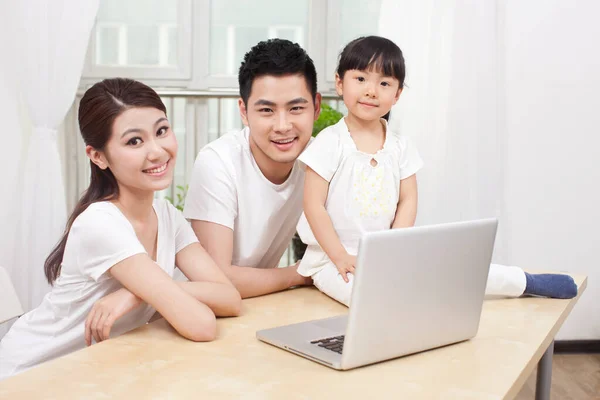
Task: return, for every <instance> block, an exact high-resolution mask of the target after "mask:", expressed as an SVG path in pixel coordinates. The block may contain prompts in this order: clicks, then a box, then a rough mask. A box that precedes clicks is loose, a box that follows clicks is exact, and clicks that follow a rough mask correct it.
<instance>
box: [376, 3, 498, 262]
mask: <svg viewBox="0 0 600 400" xmlns="http://www.w3.org/2000/svg"><path fill="white" fill-rule="evenodd" d="M381 7H382V8H381V13H380V23H379V33H380V35H382V36H385V37H387V38H389V39H391V40H393V41H394V42H395V43H396V44H397V45H398V46H399V47H400V48H401V49H402V51H403V53H404V56H405V59H406V66H407V77H406V85H407V87H406V88H405V90H404V92H403V94H402V95H401V97H400V101H398V104H397V105H396V106H395V107H394V108H393V110H392V114H391V121H390V125H391V128H394V129H396V130H397V131H399V132H400V133H401V134H403V135H407V136H410V137H411V138H412V139H413V140H414V141H415V142H416V144H417V147H418V149H419V152H420V153H421V156H422V157H423V159H424V161H425V167H424V168H423V170H422V171H421V172H419V174H418V183H419V196H420V197H419V212H418V217H417V224H419V225H423V224H430V223H441V222H450V221H457V220H465V219H472V218H480V217H491V216H497V217H498V216H500V214H501V211H502V208H503V186H504V184H503V179H504V178H503V165H504V163H505V161H504V148H505V145H504V143H505V142H504V140H503V138H502V137H500V136H499V131H500V129H499V118H498V115H499V114H500V113H501V112H502V110H499V109H498V106H499V104H501V102H499V97H498V96H499V94H500V93H499V91H498V87H497V86H498V80H499V79H500V78H501V76H499V73H498V71H499V63H501V62H502V60H500V59H499V57H498V51H497V50H498V39H497V15H496V14H497V11H496V1H495V0H462V1H461V0H419V1H414V0H383V1H382V6H381ZM501 232H502V221H500V226H499V231H498V236H497V240H496V251H495V259H498V258H500V259H502V258H503V255H502V254H503V239H502V235H501Z"/></svg>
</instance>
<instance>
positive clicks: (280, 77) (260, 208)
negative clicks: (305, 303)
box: [184, 39, 321, 298]
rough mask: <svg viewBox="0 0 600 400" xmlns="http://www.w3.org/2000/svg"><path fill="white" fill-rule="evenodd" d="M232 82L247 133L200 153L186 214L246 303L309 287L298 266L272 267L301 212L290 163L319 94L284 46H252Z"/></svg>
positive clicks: (304, 58)
mask: <svg viewBox="0 0 600 400" xmlns="http://www.w3.org/2000/svg"><path fill="white" fill-rule="evenodd" d="M238 80H239V86H240V96H241V98H240V100H239V102H238V104H239V108H240V114H241V117H242V121H243V122H244V125H245V128H244V129H242V130H241V131H238V132H233V133H229V134H226V135H224V136H222V137H221V138H219V139H218V140H215V141H214V142H212V143H210V144H208V145H207V146H205V147H204V148H203V149H202V150H201V151H200V153H199V154H198V157H197V159H196V162H195V164H194V169H193V173H192V179H191V182H190V187H189V191H188V194H187V198H186V204H185V209H184V215H185V217H186V218H187V219H189V220H190V221H191V223H192V228H193V229H194V231H195V232H196V235H197V236H198V239H199V240H200V243H201V244H202V245H203V246H204V248H205V249H206V250H207V251H208V252H209V254H210V255H211V256H212V257H213V259H214V260H215V261H216V262H217V264H218V265H219V266H220V267H221V268H222V269H223V271H224V272H225V273H226V274H227V276H228V277H229V279H231V281H232V282H233V283H234V285H235V286H236V288H237V289H238V290H239V292H240V294H241V295H242V297H244V298H245V297H253V296H259V295H262V294H267V293H272V292H276V291H280V290H284V289H287V288H289V287H292V286H298V285H303V284H310V283H311V280H310V278H305V277H303V276H301V275H299V274H298V273H297V271H296V270H297V265H291V266H288V267H285V268H275V267H277V266H278V263H279V260H280V258H281V256H282V255H283V253H284V252H285V249H286V248H287V246H288V244H289V243H290V241H291V238H292V236H293V235H294V232H295V230H296V224H297V222H298V219H299V218H300V215H301V213H302V192H303V185H304V170H303V169H302V167H301V166H300V165H299V162H297V161H296V159H297V158H298V156H299V155H300V153H301V152H302V150H303V149H304V148H305V146H306V145H307V144H308V142H309V140H310V138H311V135H312V128H313V124H314V121H315V120H316V119H317V118H318V116H319V112H320V104H321V95H320V94H319V93H317V73H316V70H315V66H314V64H313V61H312V60H311V59H310V57H309V56H308V54H307V53H306V52H305V51H304V50H303V49H302V48H301V47H300V46H298V45H297V44H294V43H292V42H290V41H287V40H282V39H272V40H268V41H264V42H260V43H258V44H257V45H256V46H254V47H253V48H252V49H251V50H250V51H249V52H248V53H247V54H246V55H245V57H244V61H243V62H242V65H241V67H240V70H239V75H238Z"/></svg>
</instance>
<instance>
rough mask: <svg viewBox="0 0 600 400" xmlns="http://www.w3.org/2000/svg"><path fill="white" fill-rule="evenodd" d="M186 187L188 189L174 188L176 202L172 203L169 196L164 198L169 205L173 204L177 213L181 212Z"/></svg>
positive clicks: (183, 187) (180, 186)
mask: <svg viewBox="0 0 600 400" xmlns="http://www.w3.org/2000/svg"><path fill="white" fill-rule="evenodd" d="M188 187H189V186H188V185H185V186H182V185H177V186H175V197H176V199H177V201H174V200H173V198H172V197H171V196H165V199H167V200H168V201H170V202H171V204H173V205H174V206H175V208H177V209H178V210H179V211H183V205H184V204H185V196H186V195H187V192H188Z"/></svg>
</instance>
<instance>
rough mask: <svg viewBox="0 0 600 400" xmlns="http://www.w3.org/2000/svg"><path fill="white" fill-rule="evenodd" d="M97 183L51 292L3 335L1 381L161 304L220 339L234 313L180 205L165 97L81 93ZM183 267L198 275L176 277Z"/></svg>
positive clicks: (131, 323) (127, 83)
mask: <svg viewBox="0 0 600 400" xmlns="http://www.w3.org/2000/svg"><path fill="white" fill-rule="evenodd" d="M79 126H80V130H81V135H82V137H83V140H84V142H85V144H86V153H87V155H88V157H89V158H90V166H91V182H90V186H89V188H88V189H87V191H86V192H85V193H84V195H83V197H82V198H81V200H80V201H79V203H78V204H77V205H76V206H75V211H74V212H73V214H72V215H71V217H70V218H69V221H68V223H67V228H66V230H65V233H64V235H63V237H62V239H61V240H60V242H59V243H58V245H57V246H56V248H55V249H54V250H53V251H52V253H51V254H50V256H49V257H48V259H47V260H46V263H45V266H44V267H45V272H46V277H47V278H48V281H49V282H50V283H51V284H53V288H52V291H51V292H50V293H49V294H48V295H47V296H46V297H45V298H44V300H43V301H42V303H41V304H40V306H39V307H38V308H36V309H34V310H32V311H31V312H29V313H27V314H25V315H24V316H22V317H21V318H20V319H19V320H17V321H16V322H15V324H14V325H13V326H12V328H11V330H10V331H9V332H8V333H7V334H6V336H5V337H4V338H3V339H2V341H1V342H0V379H2V378H5V377H7V376H10V375H13V374H16V373H19V372H21V371H23V370H26V369H28V368H31V367H33V366H35V365H37V364H39V363H42V362H44V361H48V360H51V359H53V358H56V357H59V356H61V355H64V354H67V353H70V352H72V351H75V350H77V349H80V348H82V347H85V345H86V344H87V345H88V346H89V345H91V344H92V342H93V341H95V342H100V341H103V340H106V339H108V338H109V336H110V334H111V333H112V334H113V336H116V335H120V334H122V333H124V332H127V331H129V330H131V329H134V328H136V327H139V326H141V325H143V324H145V323H146V322H148V321H149V320H150V318H151V317H152V316H153V315H154V314H155V313H156V312H157V311H158V312H159V313H160V315H162V316H163V317H164V318H165V319H166V320H167V321H168V322H169V323H171V325H173V327H174V328H175V329H176V330H177V332H179V333H180V334H181V335H182V336H184V337H186V338H188V339H190V340H194V341H209V340H213V339H214V338H215V335H216V321H215V316H235V315H238V314H239V312H240V307H241V300H240V295H239V293H238V292H237V290H236V289H235V288H234V287H233V285H232V284H231V282H229V280H228V279H227V278H226V277H225V275H224V274H223V273H222V272H221V270H220V269H219V268H218V267H217V266H216V264H215V263H214V262H213V260H212V259H211V258H210V257H209V256H208V254H207V253H206V252H205V251H204V249H203V248H202V247H201V246H200V244H199V243H198V240H197V239H196V236H195V234H194V232H193V231H192V229H191V227H190V226H189V224H188V223H187V221H186V220H185V219H184V218H183V216H182V215H181V214H180V213H179V211H178V210H177V209H175V207H173V206H172V205H171V204H170V203H168V202H166V201H155V200H154V192H155V191H157V190H162V189H165V188H166V187H168V186H169V185H170V184H171V181H172V178H173V170H174V168H175V160H176V157H177V141H176V139H175V134H174V133H173V131H172V130H171V128H170V125H169V121H168V120H167V117H166V109H165V106H164V104H163V103H162V101H161V99H160V97H159V96H158V95H157V94H156V92H154V90H152V89H151V88H149V87H148V86H146V85H143V84H142V83H139V82H136V81H132V80H129V79H107V80H105V81H102V82H99V83H97V84H95V85H94V86H92V87H91V88H90V89H89V90H88V91H87V92H86V93H85V95H84V96H83V98H82V99H81V104H80V106H79ZM175 265H177V266H178V267H179V268H180V269H181V271H182V272H183V273H184V274H185V275H186V276H187V277H188V278H189V280H190V281H191V282H175V281H174V280H172V279H171V277H172V275H173V270H174V268H175Z"/></svg>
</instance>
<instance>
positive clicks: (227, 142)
mask: <svg viewBox="0 0 600 400" xmlns="http://www.w3.org/2000/svg"><path fill="white" fill-rule="evenodd" d="M247 147H248V134H247V128H244V129H242V130H237V131H230V132H228V133H225V134H224V135H222V136H220V137H219V138H218V139H216V140H213V141H212V142H210V143H208V144H207V145H206V146H204V147H203V148H202V150H200V154H202V153H203V152H214V153H216V154H218V155H219V156H221V157H222V158H230V157H233V156H235V155H238V154H240V153H242V152H244V151H245V149H246V148H247Z"/></svg>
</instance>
